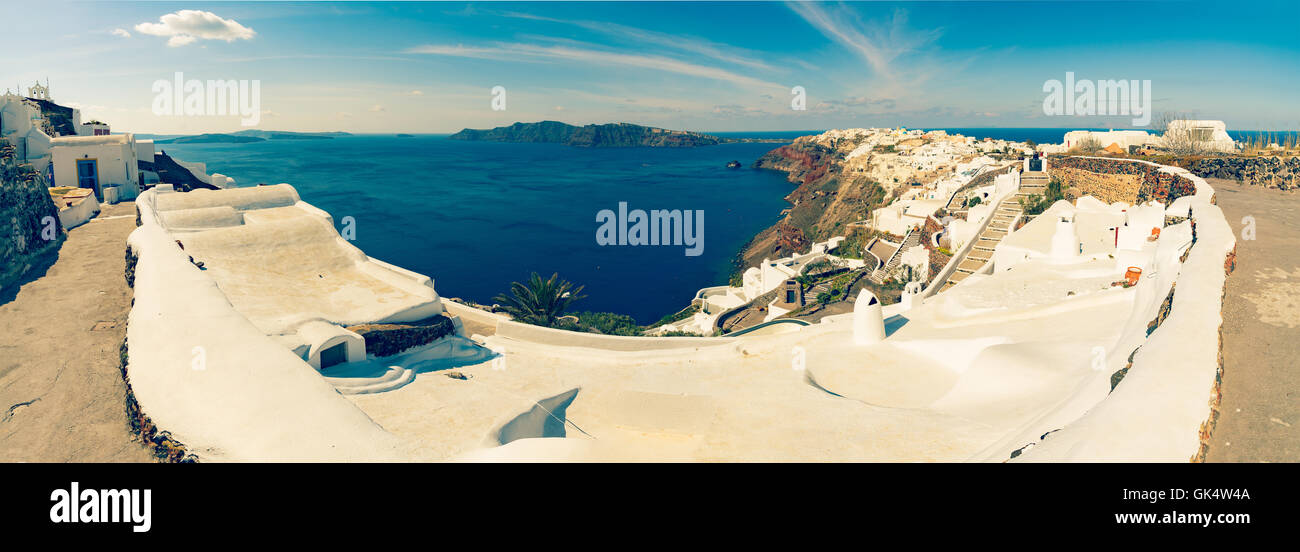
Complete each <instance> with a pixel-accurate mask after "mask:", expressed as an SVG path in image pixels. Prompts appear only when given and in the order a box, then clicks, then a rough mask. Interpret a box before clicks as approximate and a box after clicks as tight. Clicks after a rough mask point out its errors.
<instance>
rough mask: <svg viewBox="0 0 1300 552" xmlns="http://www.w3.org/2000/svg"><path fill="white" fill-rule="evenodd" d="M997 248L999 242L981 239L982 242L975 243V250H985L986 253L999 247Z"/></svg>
mask: <svg viewBox="0 0 1300 552" xmlns="http://www.w3.org/2000/svg"><path fill="white" fill-rule="evenodd" d="M997 246H998V240H985V239H981V240H979V241H976V242H975V247H974V249H982V250H984V251H993V248H995V247H997Z"/></svg>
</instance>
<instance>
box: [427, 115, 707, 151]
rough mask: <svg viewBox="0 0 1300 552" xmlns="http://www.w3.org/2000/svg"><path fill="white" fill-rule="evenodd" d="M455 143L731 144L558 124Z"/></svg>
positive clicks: (693, 135) (461, 136) (468, 132)
mask: <svg viewBox="0 0 1300 552" xmlns="http://www.w3.org/2000/svg"><path fill="white" fill-rule="evenodd" d="M451 139H452V140H468V141H479V142H537V143H552V144H566V145H570V146H577V147H585V148H611V147H614V148H617V147H651V148H689V147H696V146H713V145H717V144H722V143H725V142H728V140H724V139H722V138H718V137H717V136H710V135H708V134H700V133H698V132H689V131H685V130H668V129H663V128H655V127H647V126H641V125H634V124H632V123H609V124H603V125H586V126H574V125H570V124H566V123H561V122H559V121H541V122H537V123H515V124H513V125H510V126H503V127H496V128H493V129H489V130H480V129H471V128H467V129H464V130H462V131H460V132H457V133H455V134H452V135H451Z"/></svg>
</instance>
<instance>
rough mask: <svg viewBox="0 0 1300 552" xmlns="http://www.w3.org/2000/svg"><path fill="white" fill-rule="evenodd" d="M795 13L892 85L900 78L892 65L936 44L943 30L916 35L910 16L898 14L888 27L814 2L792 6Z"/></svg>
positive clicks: (839, 7) (837, 7) (840, 8)
mask: <svg viewBox="0 0 1300 552" xmlns="http://www.w3.org/2000/svg"><path fill="white" fill-rule="evenodd" d="M787 5H788V6H789V7H790V9H791V10H792V11H794V12H795V13H796V14H798V15H799V16H800V17H802V18H803V19H804V21H807V22H808V24H810V25H812V26H813V27H814V28H816V29H817V30H818V31H821V33H822V34H824V35H826V37H827V38H830V39H831V40H834V41H836V42H838V43H840V44H841V45H843V46H844V47H846V48H848V49H849V50H850V51H851V52H853V53H854V54H855V55H857V56H858V57H861V58H862V59H863V60H865V61H866V62H867V64H868V65H869V66H870V67H871V69H872V70H873V71H875V72H876V73H877V74H878V75H880V76H881V77H884V78H885V79H888V80H890V81H893V80H896V79H897V78H898V75H897V72H896V71H895V69H894V67H893V62H894V61H895V60H896V59H897V58H898V57H899V56H901V55H903V54H906V53H908V52H911V51H914V50H916V49H918V48H921V47H924V46H925V45H927V44H929V43H931V42H934V41H935V40H937V39H938V38H939V36H940V35H941V34H942V30H940V29H931V30H928V31H916V30H911V29H909V28H908V27H907V12H905V11H903V10H896V11H894V13H893V16H892V18H891V19H890V21H889V23H888V25H887V26H882V25H881V24H878V23H874V22H873V23H867V22H864V21H862V19H861V17H859V16H858V14H857V12H855V11H853V10H850V9H847V8H846V7H844V6H843V5H836V6H833V7H831V8H830V9H823V7H822V6H821V5H819V4H814V3H811V2H789V3H787Z"/></svg>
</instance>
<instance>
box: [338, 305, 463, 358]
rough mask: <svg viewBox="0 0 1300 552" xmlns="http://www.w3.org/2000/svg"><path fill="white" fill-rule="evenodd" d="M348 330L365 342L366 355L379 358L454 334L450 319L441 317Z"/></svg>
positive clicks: (366, 325) (362, 325)
mask: <svg viewBox="0 0 1300 552" xmlns="http://www.w3.org/2000/svg"><path fill="white" fill-rule="evenodd" d="M348 330H351V331H353V332H356V333H357V334H358V335H360V336H361V337H362V339H365V340H366V353H368V354H372V355H376V356H381V357H383V356H392V355H395V354H397V353H400V352H402V351H405V350H407V349H410V348H411V347H416V346H419V345H425V344H428V343H433V342H434V341H436V340H438V339H441V338H443V337H446V336H449V335H452V334H454V333H456V327H455V325H454V324H453V323H452V321H451V319H450V318H447V317H446V316H443V315H437V316H434V317H432V318H427V319H424V320H420V321H417V322H411V323H409V324H361V325H357V326H349V327H348Z"/></svg>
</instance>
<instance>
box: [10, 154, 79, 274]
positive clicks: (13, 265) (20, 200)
mask: <svg viewBox="0 0 1300 552" xmlns="http://www.w3.org/2000/svg"><path fill="white" fill-rule="evenodd" d="M47 217H48V218H47ZM62 239H63V226H62V225H60V224H59V210H58V208H57V207H55V206H54V201H53V200H51V199H50V192H49V189H48V188H46V187H45V183H44V182H43V181H42V180H41V179H40V178H39V176H38V175H37V174H36V172H35V171H33V170H31V168H30V167H28V166H26V165H22V166H20V165H17V164H15V162H14V147H13V146H12V145H11V144H9V142H8V141H7V140H4V139H2V138H0V289H2V290H4V292H5V293H8V292H9V291H11V290H10V289H8V288H9V287H10V286H11V285H13V284H15V283H16V282H17V281H18V280H19V279H20V278H22V277H23V275H24V274H25V273H27V271H28V270H30V269H31V268H32V266H33V263H34V262H35V261H36V260H37V258H38V257H40V256H42V255H44V254H46V253H48V252H50V251H51V250H52V249H57V248H58V246H59V244H61V243H62Z"/></svg>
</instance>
